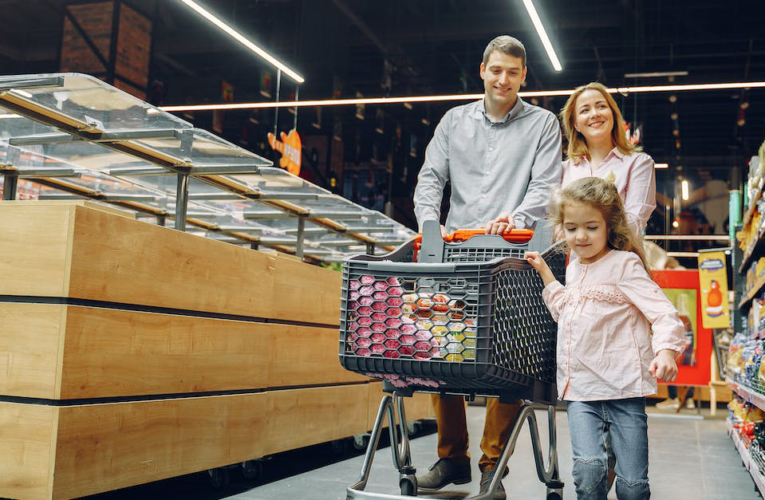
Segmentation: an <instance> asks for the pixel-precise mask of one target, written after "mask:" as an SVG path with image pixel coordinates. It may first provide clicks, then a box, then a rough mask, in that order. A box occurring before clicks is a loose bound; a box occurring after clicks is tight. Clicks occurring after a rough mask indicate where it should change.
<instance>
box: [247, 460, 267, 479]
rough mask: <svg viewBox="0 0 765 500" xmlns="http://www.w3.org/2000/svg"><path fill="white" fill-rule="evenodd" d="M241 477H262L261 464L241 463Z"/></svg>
mask: <svg viewBox="0 0 765 500" xmlns="http://www.w3.org/2000/svg"><path fill="white" fill-rule="evenodd" d="M242 475H243V476H244V478H245V479H257V478H259V477H260V476H262V475H263V463H262V462H261V461H260V460H248V461H246V462H242Z"/></svg>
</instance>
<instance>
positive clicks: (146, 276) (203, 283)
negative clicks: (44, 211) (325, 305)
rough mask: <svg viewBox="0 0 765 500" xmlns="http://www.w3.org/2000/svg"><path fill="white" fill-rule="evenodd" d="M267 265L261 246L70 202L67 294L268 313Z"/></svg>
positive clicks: (269, 285) (270, 270) (270, 260)
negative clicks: (202, 235) (72, 212)
mask: <svg viewBox="0 0 765 500" xmlns="http://www.w3.org/2000/svg"><path fill="white" fill-rule="evenodd" d="M306 266H307V265H306ZM273 269H274V258H273V257H269V256H267V255H265V254H263V253H261V252H256V251H253V250H250V249H247V248H241V247H238V246H235V245H230V244H227V243H222V242H219V241H213V240H210V239H206V238H200V237H198V236H194V235H190V234H186V233H182V232H179V231H175V230H172V229H168V228H164V227H159V226H155V225H152V224H149V223H146V222H139V221H132V220H127V219H124V218H120V217H112V216H109V215H107V214H104V213H101V212H98V211H95V210H88V209H86V208H83V207H76V221H75V224H74V235H73V247H72V276H71V281H70V283H71V285H70V288H69V296H70V297H77V298H83V299H95V300H103V301H109V302H118V303H126V304H141V305H149V306H157V307H172V308H178V309H189V310H194V311H209V312H217V313H224V314H236V315H245V316H255V317H273V315H272V314H271V309H272V306H273V301H274V294H273Z"/></svg>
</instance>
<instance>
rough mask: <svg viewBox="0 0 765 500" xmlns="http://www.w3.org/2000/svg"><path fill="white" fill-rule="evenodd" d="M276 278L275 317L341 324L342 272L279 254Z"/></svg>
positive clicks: (277, 256)
mask: <svg viewBox="0 0 765 500" xmlns="http://www.w3.org/2000/svg"><path fill="white" fill-rule="evenodd" d="M276 276H277V279H276V280H275V283H274V297H276V298H277V299H276V300H274V304H273V316H272V317H274V318H280V319H285V320H290V321H305V322H310V323H321V324H325V325H339V324H340V287H341V285H342V282H343V280H342V274H341V273H339V272H337V271H332V270H330V269H326V268H323V267H319V266H312V265H309V264H305V263H302V262H296V261H295V260H294V259H291V258H289V257H287V256H283V255H281V254H276ZM335 350H337V349H335Z"/></svg>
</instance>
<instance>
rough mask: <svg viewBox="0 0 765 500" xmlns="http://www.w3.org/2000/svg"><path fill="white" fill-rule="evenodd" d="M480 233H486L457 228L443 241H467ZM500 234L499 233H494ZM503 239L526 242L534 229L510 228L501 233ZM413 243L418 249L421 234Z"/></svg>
mask: <svg viewBox="0 0 765 500" xmlns="http://www.w3.org/2000/svg"><path fill="white" fill-rule="evenodd" d="M480 234H486V230H485V229H457V230H456V231H454V232H453V233H451V234H447V235H446V238H444V241H445V242H447V243H455V242H458V241H467V240H469V239H470V238H472V237H473V236H478V235H480ZM495 236H500V235H495ZM501 236H502V237H503V238H504V239H505V241H507V242H510V243H528V242H529V240H531V238H532V237H533V236H534V231H532V230H531V229H511V230H510V231H505V232H504V233H502V235H501ZM414 245H415V248H417V249H419V248H420V245H422V234H418V235H417V236H415V238H414Z"/></svg>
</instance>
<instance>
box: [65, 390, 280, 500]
mask: <svg viewBox="0 0 765 500" xmlns="http://www.w3.org/2000/svg"><path fill="white" fill-rule="evenodd" d="M267 399H268V396H267V395H266V393H261V394H247V395H233V396H217V397H209V398H190V399H174V400H166V401H148V402H134V403H117V404H105V405H91V406H76V407H66V408H60V419H59V425H58V445H57V447H56V476H55V477H56V479H55V484H54V490H53V494H54V497H56V498H72V497H80V496H84V495H90V494H94V493H98V492H102V491H110V490H114V489H117V488H124V487H127V486H132V485H135V484H142V483H148V482H150V481H156V480H159V479H164V478H168V477H173V476H178V475H181V474H189V473H192V472H196V471H201V470H205V469H209V468H213V467H220V466H223V465H229V464H234V463H237V462H242V461H245V460H249V459H253V458H259V457H261V456H263V442H264V438H263V436H265V435H267V433H265V432H264V424H265V411H266V401H267Z"/></svg>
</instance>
